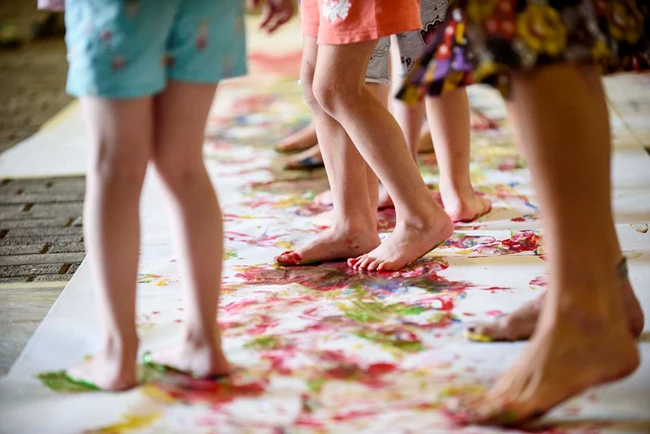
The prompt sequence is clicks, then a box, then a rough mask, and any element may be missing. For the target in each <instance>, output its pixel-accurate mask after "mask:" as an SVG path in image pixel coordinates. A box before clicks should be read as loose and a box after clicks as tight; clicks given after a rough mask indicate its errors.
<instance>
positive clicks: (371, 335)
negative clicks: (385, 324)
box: [355, 330, 423, 353]
mask: <svg viewBox="0 0 650 434" xmlns="http://www.w3.org/2000/svg"><path fill="white" fill-rule="evenodd" d="M355 334H356V335H357V336H359V337H360V338H364V339H368V340H370V341H372V342H374V343H376V344H379V345H381V346H382V347H384V348H386V349H394V350H400V351H406V352H409V353H416V352H418V351H422V349H423V346H422V342H420V340H419V339H418V338H417V336H415V335H414V334H410V333H408V334H406V333H405V334H404V335H405V336H404V337H406V338H407V339H404V338H402V337H400V333H395V332H392V333H381V332H379V331H376V330H361V331H357V332H355Z"/></svg>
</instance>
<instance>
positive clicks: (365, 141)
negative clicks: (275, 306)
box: [314, 41, 453, 270]
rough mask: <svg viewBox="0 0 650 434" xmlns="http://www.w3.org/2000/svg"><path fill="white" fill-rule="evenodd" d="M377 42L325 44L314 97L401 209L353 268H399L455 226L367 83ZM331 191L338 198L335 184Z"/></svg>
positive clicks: (395, 124) (319, 61)
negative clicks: (388, 229)
mask: <svg viewBox="0 0 650 434" xmlns="http://www.w3.org/2000/svg"><path fill="white" fill-rule="evenodd" d="M375 42H376V41H368V42H359V43H355V44H349V45H336V46H332V45H321V46H320V47H319V50H318V64H317V68H316V74H315V77H314V94H315V96H316V98H317V100H318V102H319V103H320V105H321V107H323V109H324V110H325V111H326V112H327V113H329V114H330V115H331V116H332V117H333V118H334V119H336V120H337V121H338V122H339V123H340V124H341V125H342V126H343V127H344V128H345V131H347V133H348V134H349V136H350V138H351V139H352V142H353V143H354V144H355V146H357V148H358V149H359V152H360V153H361V154H362V155H363V158H364V159H365V160H366V161H367V162H368V164H369V165H370V167H372V169H373V171H374V172H375V173H376V174H377V176H378V177H379V180H380V182H381V183H382V184H383V185H384V187H385V188H386V190H387V191H388V193H389V194H390V196H391V197H392V198H393V201H394V202H395V207H396V211H397V225H396V228H395V230H394V231H393V233H392V234H391V235H390V236H389V237H388V238H387V239H386V240H385V241H384V242H383V243H382V245H381V246H379V247H378V248H377V249H375V250H373V251H372V252H370V253H368V254H367V255H364V256H363V257H360V258H357V259H354V260H351V261H350V265H351V266H353V267H354V268H357V269H369V270H397V269H400V268H402V267H404V266H405V265H407V264H408V263H410V262H412V261H414V260H415V259H417V258H418V257H420V256H422V255H423V254H425V253H427V252H428V251H429V250H431V249H433V248H434V247H435V246H436V245H437V244H439V243H441V242H443V241H445V240H446V239H447V238H448V237H449V236H450V235H451V234H452V232H453V223H452V222H451V220H450V219H449V217H448V216H447V215H446V214H445V213H444V211H443V210H442V209H441V208H440V207H439V206H438V205H437V204H436V202H435V201H434V199H433V197H432V196H431V194H429V191H428V189H427V187H426V185H425V184H424V181H423V180H422V177H421V176H420V172H419V170H418V168H417V165H416V164H415V162H414V161H413V158H412V157H411V155H410V154H409V152H408V150H407V149H406V143H405V141H404V135H403V134H402V131H401V130H400V129H399V125H398V124H397V122H395V119H394V118H393V117H392V116H391V114H390V113H389V112H388V110H387V109H386V108H385V107H384V106H383V105H382V103H381V102H380V101H379V100H378V99H377V98H376V97H375V96H374V95H373V94H372V92H370V91H369V90H368V87H367V86H366V85H365V68H366V66H367V64H368V61H369V59H370V55H371V54H372V51H373V48H374V44H375ZM317 130H318V127H317ZM321 143H323V142H322V141H321ZM323 149H324V148H323ZM326 161H327V159H326ZM350 167H354V166H350ZM357 167H358V166H357ZM331 180H332V177H330V181H331ZM332 192H333V193H334V194H337V192H336V189H335V188H334V186H332ZM357 200H358V199H357ZM334 209H335V210H336V209H337V203H336V200H335V203H334ZM373 214H376V213H374V212H373Z"/></svg>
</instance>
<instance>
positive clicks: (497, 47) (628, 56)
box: [398, 0, 650, 102]
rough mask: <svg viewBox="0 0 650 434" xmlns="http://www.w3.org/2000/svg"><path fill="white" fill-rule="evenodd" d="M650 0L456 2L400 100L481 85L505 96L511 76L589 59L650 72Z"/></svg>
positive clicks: (608, 67) (613, 68)
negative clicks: (514, 73)
mask: <svg viewBox="0 0 650 434" xmlns="http://www.w3.org/2000/svg"><path fill="white" fill-rule="evenodd" d="M649 5H650V2H648V1H643V0H640V1H634V0H611V1H608V0H565V1H560V0H546V1H541V0H456V1H453V0H452V2H451V4H450V6H449V9H448V12H447V17H446V20H445V23H444V25H442V26H440V27H438V29H437V33H436V34H435V36H434V43H433V44H432V45H431V46H429V48H427V51H426V52H425V53H424V54H423V55H422V57H421V58H420V59H419V61H418V63H417V64H415V65H414V67H413V68H412V70H411V73H410V74H409V75H408V77H407V80H406V81H405V85H404V87H403V88H402V89H401V90H400V92H399V93H398V98H401V99H403V100H405V101H407V102H408V101H415V100H418V99H420V98H422V97H423V96H424V95H425V94H428V95H433V96H436V95H440V94H442V93H443V92H446V91H449V90H452V89H455V88H457V87H459V86H465V85H469V84H473V83H486V84H490V85H492V86H494V87H496V88H497V89H499V90H500V91H501V92H502V93H503V94H504V96H507V95H508V91H509V88H510V84H509V81H510V80H509V78H510V72H512V71H519V70H533V69H536V68H539V67H542V66H544V65H550V64H558V63H573V62H580V63H585V62H591V63H595V64H597V65H599V67H600V69H601V71H602V73H603V74H610V73H616V72H625V71H637V72H640V71H646V70H648V69H650V6H649Z"/></svg>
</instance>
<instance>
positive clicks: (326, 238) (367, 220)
mask: <svg viewBox="0 0 650 434" xmlns="http://www.w3.org/2000/svg"><path fill="white" fill-rule="evenodd" d="M320 62H321V59H320V54H319V46H318V45H317V44H316V39H315V38H310V37H305V38H304V48H303V61H302V67H301V73H300V75H301V77H300V81H301V83H302V85H303V93H304V96H305V100H306V101H307V103H308V104H309V106H310V108H311V111H312V114H313V116H314V122H315V124H316V132H317V134H318V142H319V143H320V147H321V152H322V154H323V161H324V163H325V169H326V170H327V177H328V179H329V182H330V187H331V189H332V198H333V202H334V217H333V222H334V223H333V224H332V226H331V227H330V228H329V229H328V230H326V231H325V232H323V233H322V234H321V235H320V236H318V237H317V238H316V239H314V240H312V241H311V242H309V243H307V244H306V245H304V246H301V247H299V248H298V249H297V250H295V251H292V252H285V253H283V254H282V255H280V256H278V257H277V258H276V260H277V261H278V262H279V263H280V264H282V265H300V264H305V263H313V262H320V261H327V260H337V259H346V258H349V257H352V256H356V255H360V254H363V253H366V252H369V251H370V250H372V249H374V248H375V247H377V246H378V245H379V242H380V241H379V236H378V235H377V211H376V205H375V206H374V207H373V206H372V205H371V203H370V201H371V197H370V193H369V191H368V178H367V175H366V165H365V162H364V160H363V158H362V157H361V155H360V154H359V152H358V151H357V149H356V148H355V146H354V144H353V143H352V141H351V140H350V137H349V136H348V134H347V133H346V131H345V130H344V129H343V127H342V126H341V124H340V123H339V122H338V121H336V120H335V119H334V118H332V117H331V116H330V115H329V114H328V113H327V112H325V111H324V110H323V108H322V107H321V105H320V104H319V103H318V101H317V100H316V98H315V97H314V93H313V86H314V84H313V83H314V73H315V71H316V69H317V68H320V66H318V65H320ZM346 68H347V67H346ZM363 87H364V88H365V83H364V86H363ZM373 98H374V97H373Z"/></svg>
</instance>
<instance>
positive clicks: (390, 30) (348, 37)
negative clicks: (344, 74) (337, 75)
mask: <svg viewBox="0 0 650 434" xmlns="http://www.w3.org/2000/svg"><path fill="white" fill-rule="evenodd" d="M418 21H419V20H418ZM378 27H380V29H381V30H374V29H373V30H364V31H360V32H340V33H333V34H330V35H328V36H330V37H325V38H321V37H319V38H318V44H319V45H345V44H354V43H355V42H366V41H374V40H377V39H381V38H383V37H385V36H392V35H396V34H398V33H404V32H411V31H413V30H420V29H421V28H422V23H420V22H418V23H414V24H412V25H410V26H405V25H404V23H403V22H400V21H395V22H392V23H389V24H382V25H381V26H378Z"/></svg>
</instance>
